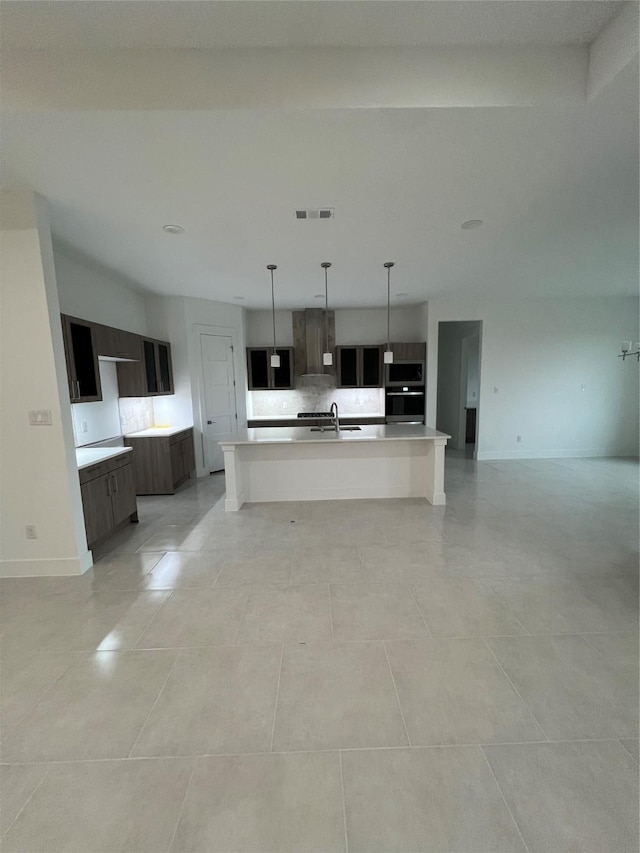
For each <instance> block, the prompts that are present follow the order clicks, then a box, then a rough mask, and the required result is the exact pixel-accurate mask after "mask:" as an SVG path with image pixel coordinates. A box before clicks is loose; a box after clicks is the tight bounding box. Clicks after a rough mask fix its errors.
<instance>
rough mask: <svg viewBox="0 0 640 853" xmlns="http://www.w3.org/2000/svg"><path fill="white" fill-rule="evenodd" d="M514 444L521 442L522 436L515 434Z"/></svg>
mask: <svg viewBox="0 0 640 853" xmlns="http://www.w3.org/2000/svg"><path fill="white" fill-rule="evenodd" d="M516 444H522V436H521V435H517V436H516Z"/></svg>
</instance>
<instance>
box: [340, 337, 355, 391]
mask: <svg viewBox="0 0 640 853" xmlns="http://www.w3.org/2000/svg"><path fill="white" fill-rule="evenodd" d="M337 350H338V387H339V388H357V387H358V361H359V359H358V347H338V348H337Z"/></svg>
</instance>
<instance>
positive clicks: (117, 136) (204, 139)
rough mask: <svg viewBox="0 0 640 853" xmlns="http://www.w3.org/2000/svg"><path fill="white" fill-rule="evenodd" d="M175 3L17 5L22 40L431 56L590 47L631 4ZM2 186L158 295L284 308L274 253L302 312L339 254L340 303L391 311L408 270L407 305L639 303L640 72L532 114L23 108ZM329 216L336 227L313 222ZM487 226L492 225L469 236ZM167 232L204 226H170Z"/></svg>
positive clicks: (12, 14)
mask: <svg viewBox="0 0 640 853" xmlns="http://www.w3.org/2000/svg"><path fill="white" fill-rule="evenodd" d="M157 5H158V4H155V3H127V4H120V3H113V2H111V3H107V2H100V0H94V2H91V3H81V2H75V3H66V2H56V3H45V4H40V3H35V4H34V3H29V2H20V3H7V2H5V3H3V19H4V20H3V29H4V39H5V40H7V39H11V40H13V39H15V45H21V46H25V47H38V46H46V47H55V48H56V49H57V48H61V47H64V45H65V44H68V43H70V42H69V39H72V38H73V39H82V41H83V44H84V45H85V46H92V47H93V46H95V47H112V46H122V45H123V44H126V43H127V42H126V41H123V40H126V39H129V40H130V42H131V43H134V44H136V45H138V46H140V45H141V44H144V45H149V44H152V43H153V44H159V45H160V44H161V45H163V46H168V45H171V46H176V45H181V44H182V43H183V42H185V43H189V44H190V45H193V44H194V42H197V43H198V44H201V45H206V46H211V45H216V44H219V43H220V42H223V43H224V44H225V46H236V45H250V46H256V45H265V44H269V45H273V44H278V45H285V44H290V43H295V44H296V45H298V46H299V45H301V44H306V43H308V44H313V45H323V44H338V43H349V44H352V43H354V40H356V41H357V43H358V44H361V45H375V44H378V41H377V40H380V39H382V38H385V39H386V41H385V44H403V45H405V44H415V43H416V41H415V40H416V39H417V36H416V32H417V30H416V22H417V21H418V20H423V21H424V22H425V23H424V26H423V27H422V29H421V32H422V35H421V36H420V39H421V41H420V43H422V44H424V43H427V42H429V40H435V41H437V42H438V43H439V44H452V43H468V42H469V40H471V39H475V42H474V43H475V44H481V43H486V40H487V39H489V38H490V37H491V38H493V39H494V40H495V41H500V42H502V43H505V42H506V43H512V44H515V43H530V42H536V41H539V42H540V43H542V44H550V43H552V42H554V40H555V39H558V38H560V37H561V36H562V39H563V40H565V41H571V42H578V43H584V42H586V41H589V40H591V39H592V38H593V37H594V35H595V34H596V33H597V31H598V29H599V28H600V27H601V26H602V25H603V24H604V23H606V21H607V20H609V18H610V17H611V15H612V14H614V13H615V11H616V10H617V9H618V7H619V6H620V4H617V3H593V2H588V3H582V2H569V3H564V2H558V3H556V2H553V3H550V2H542V3H540V2H534V3H531V2H526V0H519V2H505V3H485V2H481V0H472V2H468V3H466V4H463V3H446V4H445V3H403V2H397V3H387V2H383V1H382V0H381V2H339V3H334V2H331V0H326V2H287V3H268V4H267V3H264V2H258V3H252V2H245V0H243V1H242V2H234V3H218V4H209V3H190V2H182V3H172V2H168V3H165V4H160V5H161V6H162V7H163V12H162V14H161V15H158V13H155V14H151V12H150V9H149V7H151V6H157ZM119 6H124V7H126V8H124V9H122V10H121V12H122V15H123V17H122V18H120V17H119V14H118V13H117V10H116V7H119ZM462 6H465V7H466V11H467V14H468V15H469V17H468V18H466V17H465V19H464V20H463V19H462V18H461V17H460V8H459V7H462ZM17 7H20V8H17ZM70 7H73V9H74V10H78V14H77V15H74V16H73V17H69V15H70ZM178 7H180V8H181V9H183V10H184V15H183V14H182V13H181V17H180V19H179V20H178V18H176V10H177V9H178ZM207 7H208V11H207ZM211 7H213V8H211ZM436 7H438V8H436ZM440 7H443V8H440ZM445 7H446V8H445ZM498 7H500V8H498ZM80 8H82V13H81V14H80V12H79V10H80ZM21 9H23V10H24V11H22V12H21V11H20V10H21ZM145 9H146V10H147V11H146V12H145V11H144V10H145ZM269 9H270V10H271V11H269ZM447 9H448V10H449V11H447ZM127 10H129V11H127ZM249 10H251V12H249ZM394 10H395V11H394ZM500 12H501V14H500ZM205 14H209V15H212V16H213V17H211V18H210V19H208V20H209V23H210V24H211V23H212V22H214V23H215V26H213V25H212V26H210V27H209V28H208V29H207V28H206V27H204V26H203V21H204V18H203V17H202V16H203V15H205ZM172 16H173V17H172ZM305 16H306V17H305ZM420 16H422V18H421V17H420ZM36 20H37V21H38V22H39V26H38V27H35V21H36ZM145 21H146V23H147V25H148V28H147V30H146V31H145V28H144V26H143V24H144V22H145ZM473 21H475V23H476V27H477V29H476V31H475V33H474V29H473ZM44 24H46V26H43V25H44ZM276 24H277V26H276ZM311 24H312V25H313V26H311ZM338 24H339V26H338ZM365 24H366V25H365ZM385 27H386V28H387V29H386V30H385ZM305 39H306V40H307V41H305ZM340 39H342V40H343V41H340ZM412 39H413V40H414V41H412ZM65 40H67V41H65ZM145 40H146V41H145ZM456 40H457V42H456ZM11 44H12V46H15V45H14V44H13V41H12V42H11ZM75 44H77V41H76V42H75ZM2 184H3V187H7V188H16V187H24V186H29V187H33V188H34V189H36V190H37V191H38V192H40V193H42V194H43V195H44V196H46V197H47V198H48V199H49V202H50V205H51V212H52V227H53V230H54V237H55V240H56V241H57V242H58V243H59V244H60V245H62V246H66V247H71V249H72V250H73V251H76V252H79V253H82V254H84V255H86V256H88V257H90V258H92V259H95V260H96V261H97V262H98V263H100V264H102V265H104V266H107V267H110V268H112V269H114V270H116V271H118V272H119V273H120V274H121V275H123V276H125V277H127V278H128V279H129V280H130V281H132V282H133V283H134V284H135V285H136V286H137V287H139V288H141V289H144V290H149V291H152V292H155V293H162V294H168V295H169V294H172V295H176V294H177V295H190V296H200V297H205V298H210V299H218V300H222V301H229V302H231V301H233V300H234V297H242V302H241V304H243V305H245V306H246V307H254V308H263V307H268V306H270V280H269V276H268V273H267V270H266V264H267V263H276V264H278V267H279V269H278V271H277V273H276V299H277V302H278V304H279V307H289V308H300V307H305V306H309V305H313V304H317V303H314V294H316V293H320V292H322V290H323V282H324V279H323V272H322V269H321V268H320V262H321V261H324V260H328V261H332V262H333V267H332V268H331V270H330V273H329V290H330V300H331V303H332V305H333V306H334V307H356V306H372V305H383V304H385V302H386V274H385V270H384V268H383V263H384V261H386V260H393V261H396V264H397V265H396V267H395V268H394V270H393V273H392V291H393V293H398V292H404V293H408V294H409V295H408V297H407V298H405V299H404V300H403V301H404V302H416V303H418V302H422V301H424V300H427V299H429V298H433V297H436V296H445V295H446V296H455V297H470V296H478V295H483V296H484V295H491V296H499V297H526V296H555V295H575V296H588V295H602V294H636V293H637V274H638V70H637V64H635V65H634V64H633V63H630V64H629V65H628V66H627V67H626V68H625V69H624V70H623V71H621V72H620V73H619V74H618V75H617V76H616V77H615V79H614V80H613V82H612V83H610V84H609V85H608V86H607V87H606V89H605V90H604V91H603V92H602V93H601V94H600V95H599V96H598V97H596V98H595V99H593V100H591V101H587V100H586V98H576V99H574V100H572V101H571V102H569V103H567V102H564V103H553V102H549V103H544V104H540V105H537V106H530V107H508V106H505V107H499V108H495V107H483V108H456V109H340V110H339V109H323V110H309V109H296V110H293V109H277V110H276V109H271V110H260V109H251V110H247V109H244V110H240V109H237V110H222V109H218V110H166V111H164V110H147V111H136V110H122V111H119V110H69V111H59V110H55V111H53V110H51V111H44V110H33V109H32V110H17V111H15V112H5V114H4V115H3V123H2ZM320 206H331V207H334V208H335V219H333V220H329V221H307V222H304V221H297V220H296V219H295V215H294V211H295V209H296V208H300V207H305V208H306V207H320ZM476 218H478V219H482V220H484V225H483V226H482V227H481V228H479V229H476V230H471V231H466V230H461V228H460V225H461V223H462V222H464V221H466V220H469V219H476ZM168 223H176V224H180V225H182V226H183V227H184V228H185V233H184V234H182V235H180V236H170V235H166V234H165V233H163V231H162V226H163V225H165V224H168Z"/></svg>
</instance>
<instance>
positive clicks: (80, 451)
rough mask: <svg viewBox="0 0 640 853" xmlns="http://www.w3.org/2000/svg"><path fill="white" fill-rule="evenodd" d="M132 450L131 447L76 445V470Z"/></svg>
mask: <svg viewBox="0 0 640 853" xmlns="http://www.w3.org/2000/svg"><path fill="white" fill-rule="evenodd" d="M132 450H133V448H132V447H76V460H77V462H78V471H79V470H80V469H81V468H88V467H89V465H95V464H96V463H98V462H104V460H105V459H112V458H113V457H114V456H120V455H121V454H123V453H131V451H132Z"/></svg>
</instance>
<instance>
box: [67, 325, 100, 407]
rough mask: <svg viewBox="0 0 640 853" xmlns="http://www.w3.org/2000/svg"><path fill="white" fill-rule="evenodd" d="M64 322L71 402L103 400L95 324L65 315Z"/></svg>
mask: <svg viewBox="0 0 640 853" xmlns="http://www.w3.org/2000/svg"><path fill="white" fill-rule="evenodd" d="M64 322H65V326H66V344H67V367H68V373H69V379H70V381H71V391H72V393H71V402H72V403H92V402H96V401H97V400H102V388H101V386H100V370H99V367H98V353H97V350H96V346H95V342H94V335H93V326H92V324H91V323H89V322H87V321H86V320H76V319H75V318H73V317H65V320H64ZM69 368H70V369H69Z"/></svg>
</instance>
